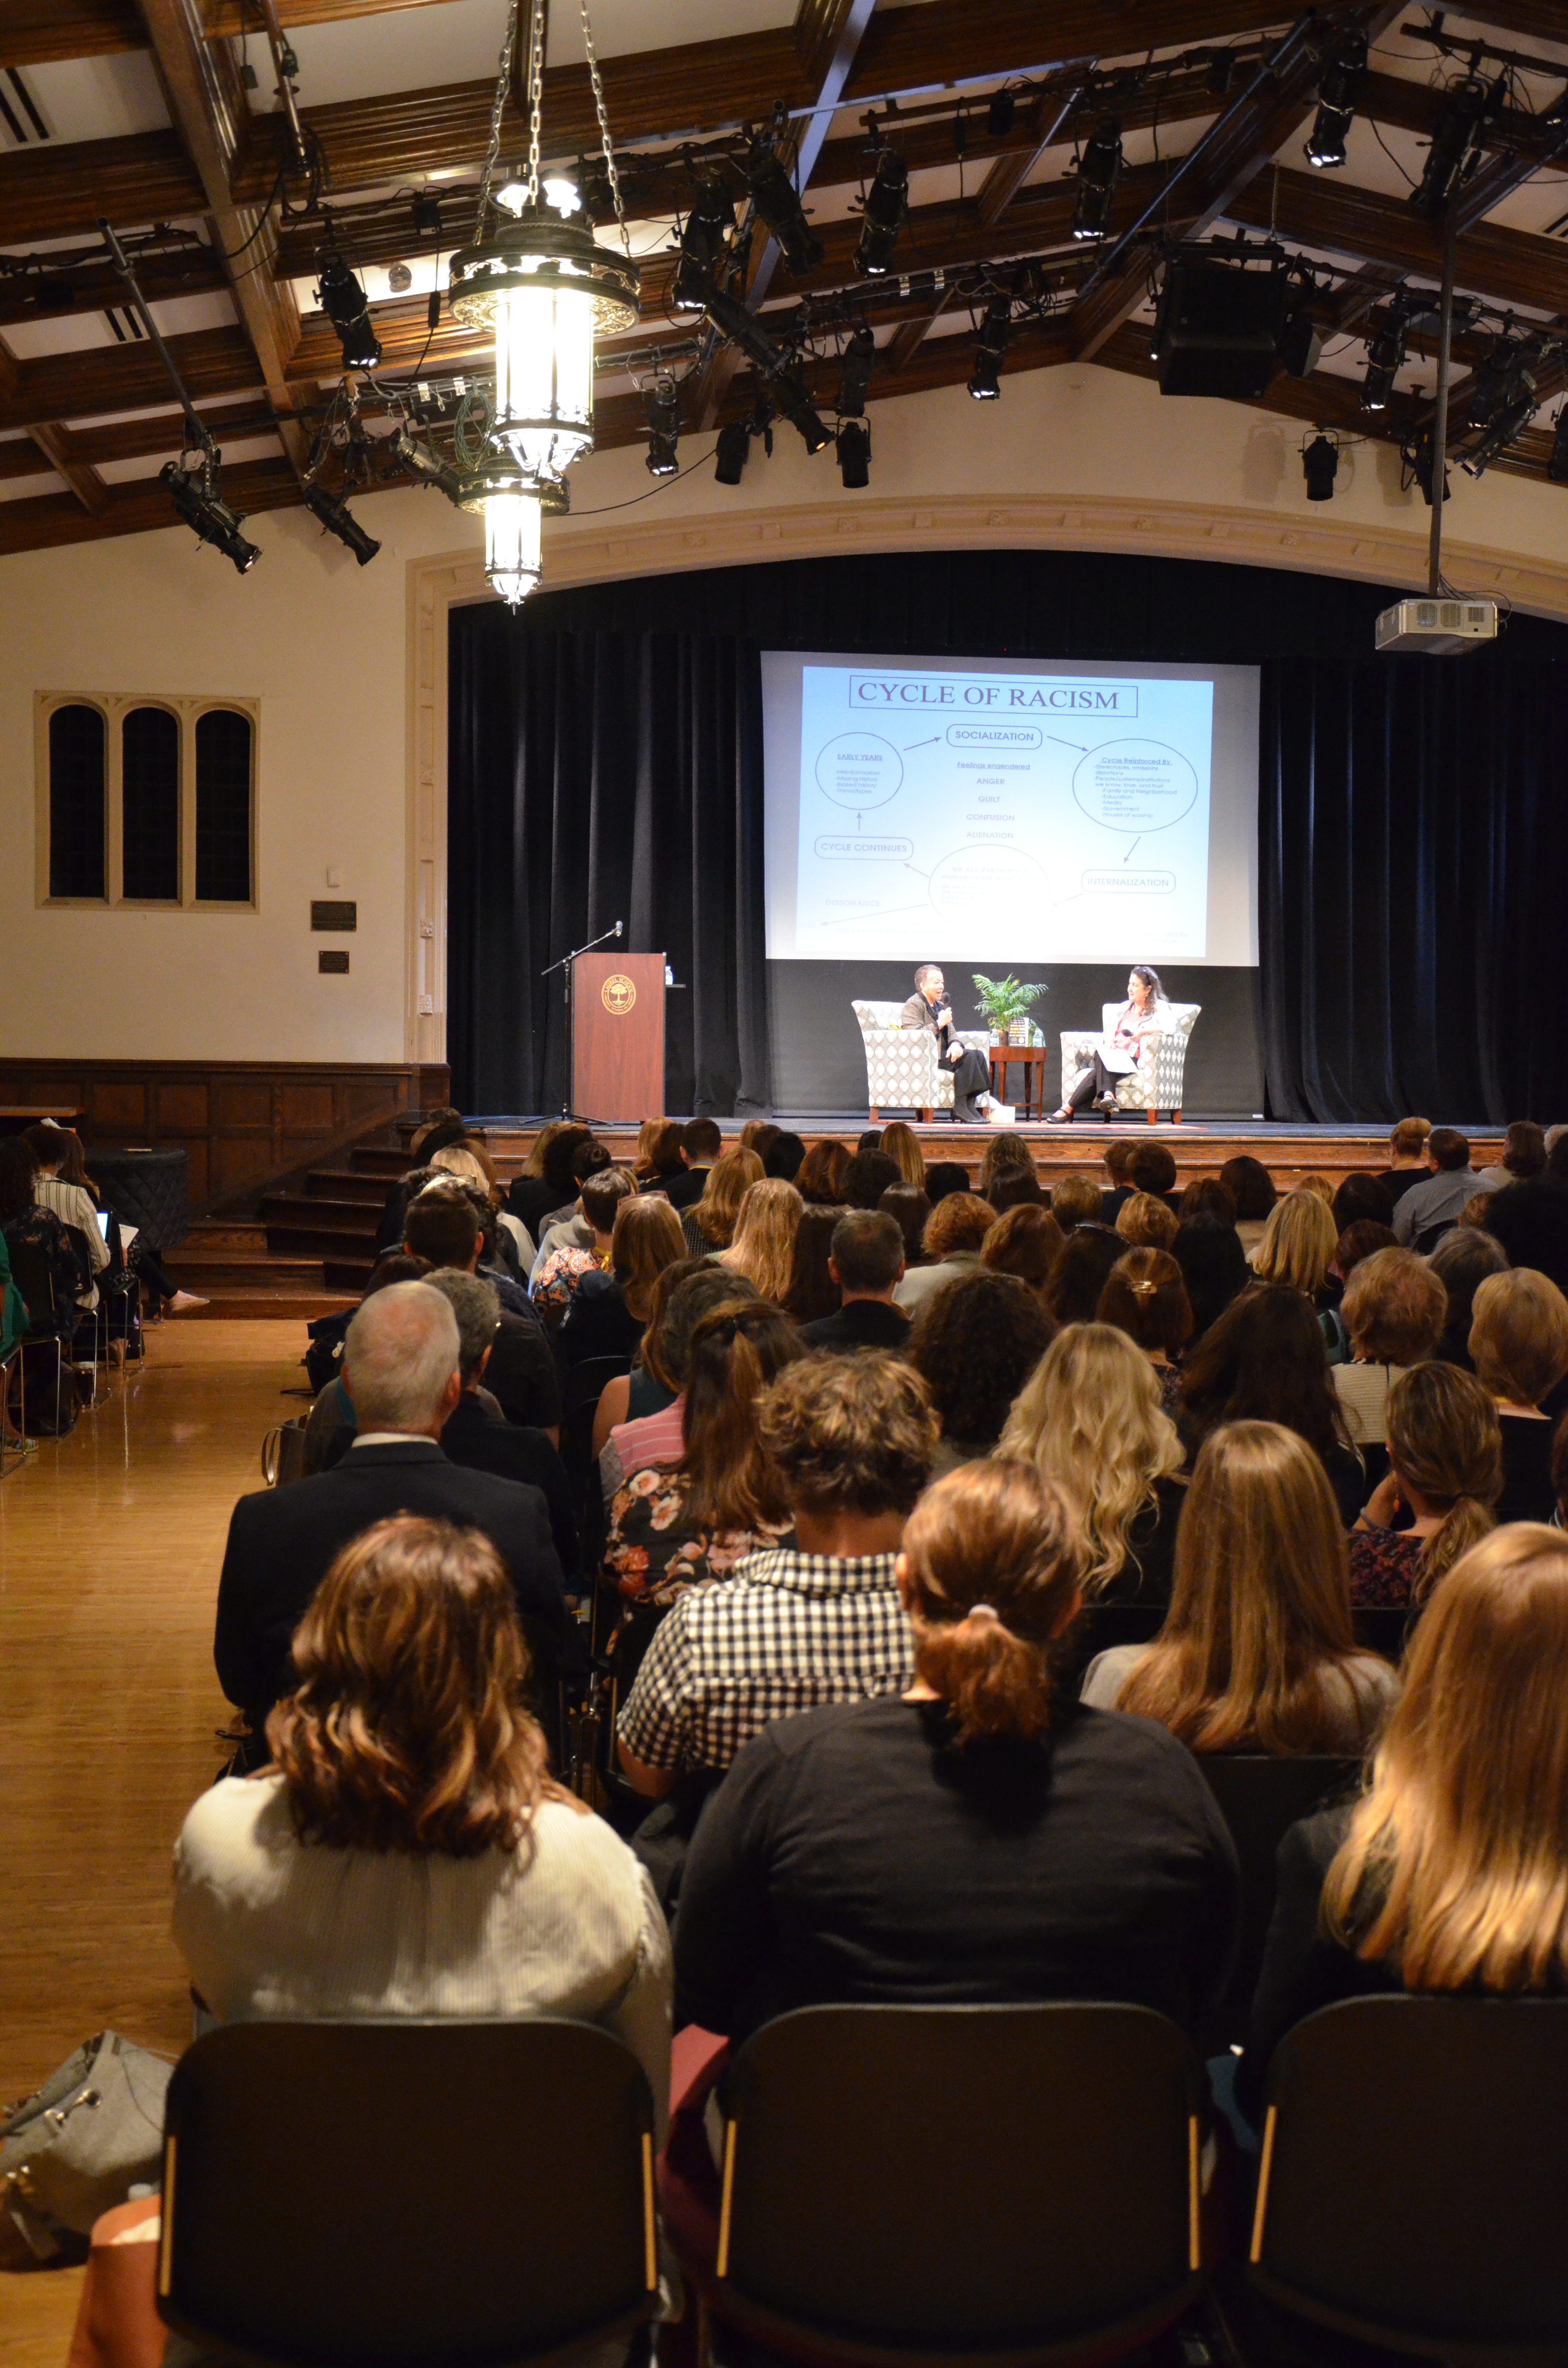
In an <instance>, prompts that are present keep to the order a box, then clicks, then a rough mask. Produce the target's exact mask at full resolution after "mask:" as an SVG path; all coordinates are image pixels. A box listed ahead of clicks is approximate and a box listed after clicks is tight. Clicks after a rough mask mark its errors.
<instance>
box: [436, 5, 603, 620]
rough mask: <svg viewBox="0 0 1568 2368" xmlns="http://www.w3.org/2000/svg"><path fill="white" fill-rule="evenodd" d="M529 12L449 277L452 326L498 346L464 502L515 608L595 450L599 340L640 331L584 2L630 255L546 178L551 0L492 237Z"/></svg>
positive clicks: (542, 15)
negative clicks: (464, 243) (499, 162)
mask: <svg viewBox="0 0 1568 2368" xmlns="http://www.w3.org/2000/svg"><path fill="white" fill-rule="evenodd" d="M521 5H522V0H512V7H511V13H510V17H509V18H508V22H507V28H506V47H505V48H504V50H503V51H502V53H501V70H500V75H499V79H498V82H497V85H496V92H495V101H494V108H493V109H492V112H491V126H490V150H489V154H488V156H487V158H486V161H485V167H484V177H483V185H482V188H481V192H480V203H479V220H478V224H477V227H476V232H475V242H474V244H473V245H472V246H470V247H465V248H463V249H462V250H461V251H460V253H459V254H457V255H455V256H453V258H452V265H451V273H450V303H451V311H452V314H453V317H454V318H455V319H457V320H460V321H462V322H464V323H466V324H468V325H469V326H470V327H471V328H476V329H480V330H483V331H485V332H487V333H488V334H490V335H491V336H494V340H495V393H494V402H493V404H492V405H491V416H490V423H489V437H488V443H487V446H486V449H485V450H484V452H483V455H482V456H481V459H480V461H479V464H478V466H477V467H476V468H474V469H473V470H472V471H471V472H470V478H469V483H470V489H471V490H470V494H469V495H468V496H467V497H465V499H464V502H463V505H462V507H464V508H466V509H478V510H481V511H482V512H483V516H484V520H485V563H484V564H485V573H486V575H488V576H489V577H490V580H491V582H492V583H493V584H494V586H495V587H496V589H497V591H499V592H500V593H501V594H502V597H503V598H505V599H506V600H508V601H510V602H512V603H513V605H514V606H515V605H516V604H517V602H518V601H520V600H522V599H523V598H525V597H526V596H527V594H528V593H529V592H531V591H532V589H533V588H534V586H535V585H536V584H537V583H538V581H539V578H540V533H541V528H542V524H543V518H544V516H545V514H546V512H551V513H554V512H558V511H560V510H562V509H564V508H565V507H566V491H565V487H564V485H563V484H562V474H563V472H565V471H566V470H567V469H569V468H570V467H571V465H572V463H573V461H575V460H578V459H580V458H581V456H582V454H583V453H585V452H587V451H591V450H592V449H593V442H594V339H595V336H597V335H599V334H601V333H603V332H605V331H608V330H613V329H629V328H631V327H633V326H635V324H636V322H637V319H638V314H639V298H640V288H639V279H638V273H637V267H636V265H635V264H634V263H633V261H632V260H631V243H630V240H629V239H628V238H627V233H626V219H625V214H624V212H623V211H622V207H621V201H620V183H619V176H618V174H617V171H616V165H615V154H614V150H613V148H612V146H611V142H610V136H609V123H608V117H607V114H606V111H605V103H604V92H603V88H602V86H601V85H600V81H599V72H598V63H597V58H596V56H595V53H594V40H593V30H592V28H591V26H590V24H589V22H588V10H587V0H582V16H583V36H584V41H585V46H586V50H587V56H588V73H589V77H590V80H591V81H592V84H593V90H594V100H595V105H596V107H597V110H598V120H599V137H600V142H601V146H602V148H603V152H604V158H605V165H606V168H607V173H608V181H609V186H610V189H611V192H612V195H613V198H614V201H615V211H616V216H617V219H618V221H619V223H620V231H621V239H622V244H623V245H625V247H626V250H627V251H626V254H625V256H619V255H615V254H612V253H611V252H610V250H609V249H608V247H603V246H601V245H599V243H598V241H597V239H596V238H595V236H594V233H593V226H592V224H591V223H590V222H588V221H587V220H586V219H584V220H582V221H580V222H579V221H575V220H574V215H576V214H578V213H579V212H580V211H581V200H580V199H579V198H578V195H577V192H576V190H575V189H574V188H573V186H572V184H571V183H570V182H567V181H558V180H553V179H552V180H550V181H547V182H544V183H543V184H542V185H541V182H540V95H541V91H542V86H543V79H544V53H545V40H546V34H547V29H548V0H529V17H528V68H527V89H528V117H529V138H528V177H527V180H526V181H525V182H522V183H519V184H517V185H516V186H515V187H513V188H507V189H505V190H503V191H502V192H500V202H501V203H503V204H505V205H506V206H508V207H509V209H510V211H511V213H512V219H511V220H510V221H509V222H500V223H497V224H496V225H495V226H494V228H493V229H492V230H491V231H490V233H489V234H488V235H486V234H485V216H486V213H487V211H488V210H489V208H490V203H491V199H490V184H491V180H492V176H493V175H494V169H495V164H496V159H497V156H498V154H499V152H500V139H501V117H502V109H503V107H504V105H505V101H506V92H507V87H508V85H509V83H510V79H511V67H512V56H513V51H514V50H515V48H516V44H517V26H518V19H519V16H520V11H521Z"/></svg>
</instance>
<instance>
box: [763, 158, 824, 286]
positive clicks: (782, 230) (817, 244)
mask: <svg viewBox="0 0 1568 2368" xmlns="http://www.w3.org/2000/svg"><path fill="white" fill-rule="evenodd" d="M745 176H746V187H747V188H749V189H750V191H751V196H752V203H753V205H755V206H756V210H757V212H758V213H759V214H760V215H761V216H762V219H763V221H764V222H766V223H767V227H768V229H769V231H771V233H772V234H773V237H774V240H775V242H776V244H777V245H778V252H779V254H780V255H781V256H783V258H784V266H785V268H786V270H788V271H792V272H793V273H794V275H795V277H796V279H801V277H802V276H803V275H804V274H805V273H806V272H808V271H814V270H815V269H816V267H817V265H818V264H819V263H820V262H821V261H822V259H823V244H822V241H821V239H820V238H818V236H817V235H816V233H815V232H814V231H813V230H812V226H811V224H810V222H808V221H807V220H806V217H805V213H804V211H803V209H802V207H801V199H800V195H799V192H798V191H797V189H796V188H795V184H794V182H793V181H792V180H791V179H790V175H789V173H788V172H787V171H786V169H785V166H784V163H783V160H782V158H781V157H780V156H779V154H778V148H777V146H776V144H775V136H774V127H773V126H772V125H771V124H765V125H764V127H763V129H762V130H761V131H759V132H758V133H757V134H756V138H755V139H754V140H753V142H752V143H751V149H750V153H749V154H748V155H747V157H746V161H745Z"/></svg>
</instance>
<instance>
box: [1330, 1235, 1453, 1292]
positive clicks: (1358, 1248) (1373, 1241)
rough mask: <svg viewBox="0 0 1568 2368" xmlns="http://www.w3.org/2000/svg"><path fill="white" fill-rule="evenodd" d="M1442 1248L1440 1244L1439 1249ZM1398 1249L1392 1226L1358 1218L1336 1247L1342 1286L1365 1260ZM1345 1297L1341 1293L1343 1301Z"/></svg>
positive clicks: (1336, 1264)
mask: <svg viewBox="0 0 1568 2368" xmlns="http://www.w3.org/2000/svg"><path fill="white" fill-rule="evenodd" d="M1398 1247H1399V1243H1398V1242H1397V1240H1396V1239H1395V1238H1394V1230H1393V1227H1392V1225H1380V1224H1379V1223H1378V1221H1377V1219H1376V1218H1375V1217H1358V1218H1357V1220H1356V1222H1355V1224H1353V1225H1346V1228H1345V1231H1344V1232H1343V1233H1342V1234H1341V1235H1340V1236H1339V1239H1338V1240H1337V1241H1336V1242H1335V1246H1334V1271H1335V1274H1337V1275H1338V1277H1339V1280H1340V1281H1341V1283H1342V1284H1343V1283H1346V1282H1348V1281H1349V1280H1350V1278H1351V1276H1352V1275H1353V1274H1354V1273H1355V1271H1356V1269H1357V1268H1358V1266H1359V1265H1360V1263H1361V1261H1362V1259H1363V1258H1372V1257H1375V1255H1376V1254H1377V1252H1378V1251H1379V1250H1396V1249H1398ZM1437 1247H1438V1249H1441V1248H1442V1247H1443V1245H1442V1243H1441V1242H1439V1243H1438V1245H1437ZM1434 1255H1435V1253H1434ZM1344 1296H1345V1294H1344V1292H1343V1291H1341V1292H1340V1298H1341V1300H1342V1301H1343V1299H1344Z"/></svg>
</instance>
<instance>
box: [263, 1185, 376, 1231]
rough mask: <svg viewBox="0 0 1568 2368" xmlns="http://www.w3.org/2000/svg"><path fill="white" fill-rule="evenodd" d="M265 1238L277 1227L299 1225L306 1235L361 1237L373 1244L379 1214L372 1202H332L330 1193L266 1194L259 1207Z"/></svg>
mask: <svg viewBox="0 0 1568 2368" xmlns="http://www.w3.org/2000/svg"><path fill="white" fill-rule="evenodd" d="M261 1215H262V1222H263V1224H265V1225H266V1227H267V1239H268V1240H269V1241H270V1240H273V1239H274V1238H275V1237H276V1235H277V1232H278V1227H279V1226H280V1225H286V1226H301V1225H302V1226H303V1227H305V1228H306V1230H307V1231H308V1232H311V1233H316V1234H324V1233H344V1234H362V1235H366V1236H367V1237H368V1238H369V1239H370V1240H371V1241H373V1240H374V1239H375V1235H376V1228H377V1226H378V1225H379V1224H381V1211H380V1209H378V1208H377V1207H376V1205H375V1203H374V1202H373V1201H335V1200H334V1199H333V1198H332V1196H331V1194H330V1193H321V1194H317V1193H314V1192H269V1193H268V1194H267V1198H266V1199H265V1200H264V1201H263V1202H262V1204H261Z"/></svg>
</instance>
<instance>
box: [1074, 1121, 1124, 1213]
mask: <svg viewBox="0 0 1568 2368" xmlns="http://www.w3.org/2000/svg"><path fill="white" fill-rule="evenodd" d="M1132 1152H1133V1144H1132V1140H1131V1136H1129V1135H1119V1134H1113V1135H1112V1136H1111V1137H1110V1139H1109V1141H1108V1143H1107V1144H1106V1147H1105V1151H1104V1153H1103V1155H1102V1157H1103V1160H1104V1165H1105V1172H1106V1185H1105V1190H1104V1191H1103V1192H1102V1193H1101V1195H1100V1206H1099V1210H1098V1216H1099V1220H1100V1223H1101V1224H1105V1225H1114V1224H1115V1223H1116V1220H1117V1217H1118V1215H1119V1212H1120V1209H1121V1204H1122V1202H1123V1201H1130V1200H1131V1197H1132V1194H1133V1191H1134V1190H1135V1187H1134V1185H1133V1182H1132V1178H1131V1172H1130V1171H1131V1164H1132ZM1088 1213H1090V1212H1085V1214H1088Z"/></svg>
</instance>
